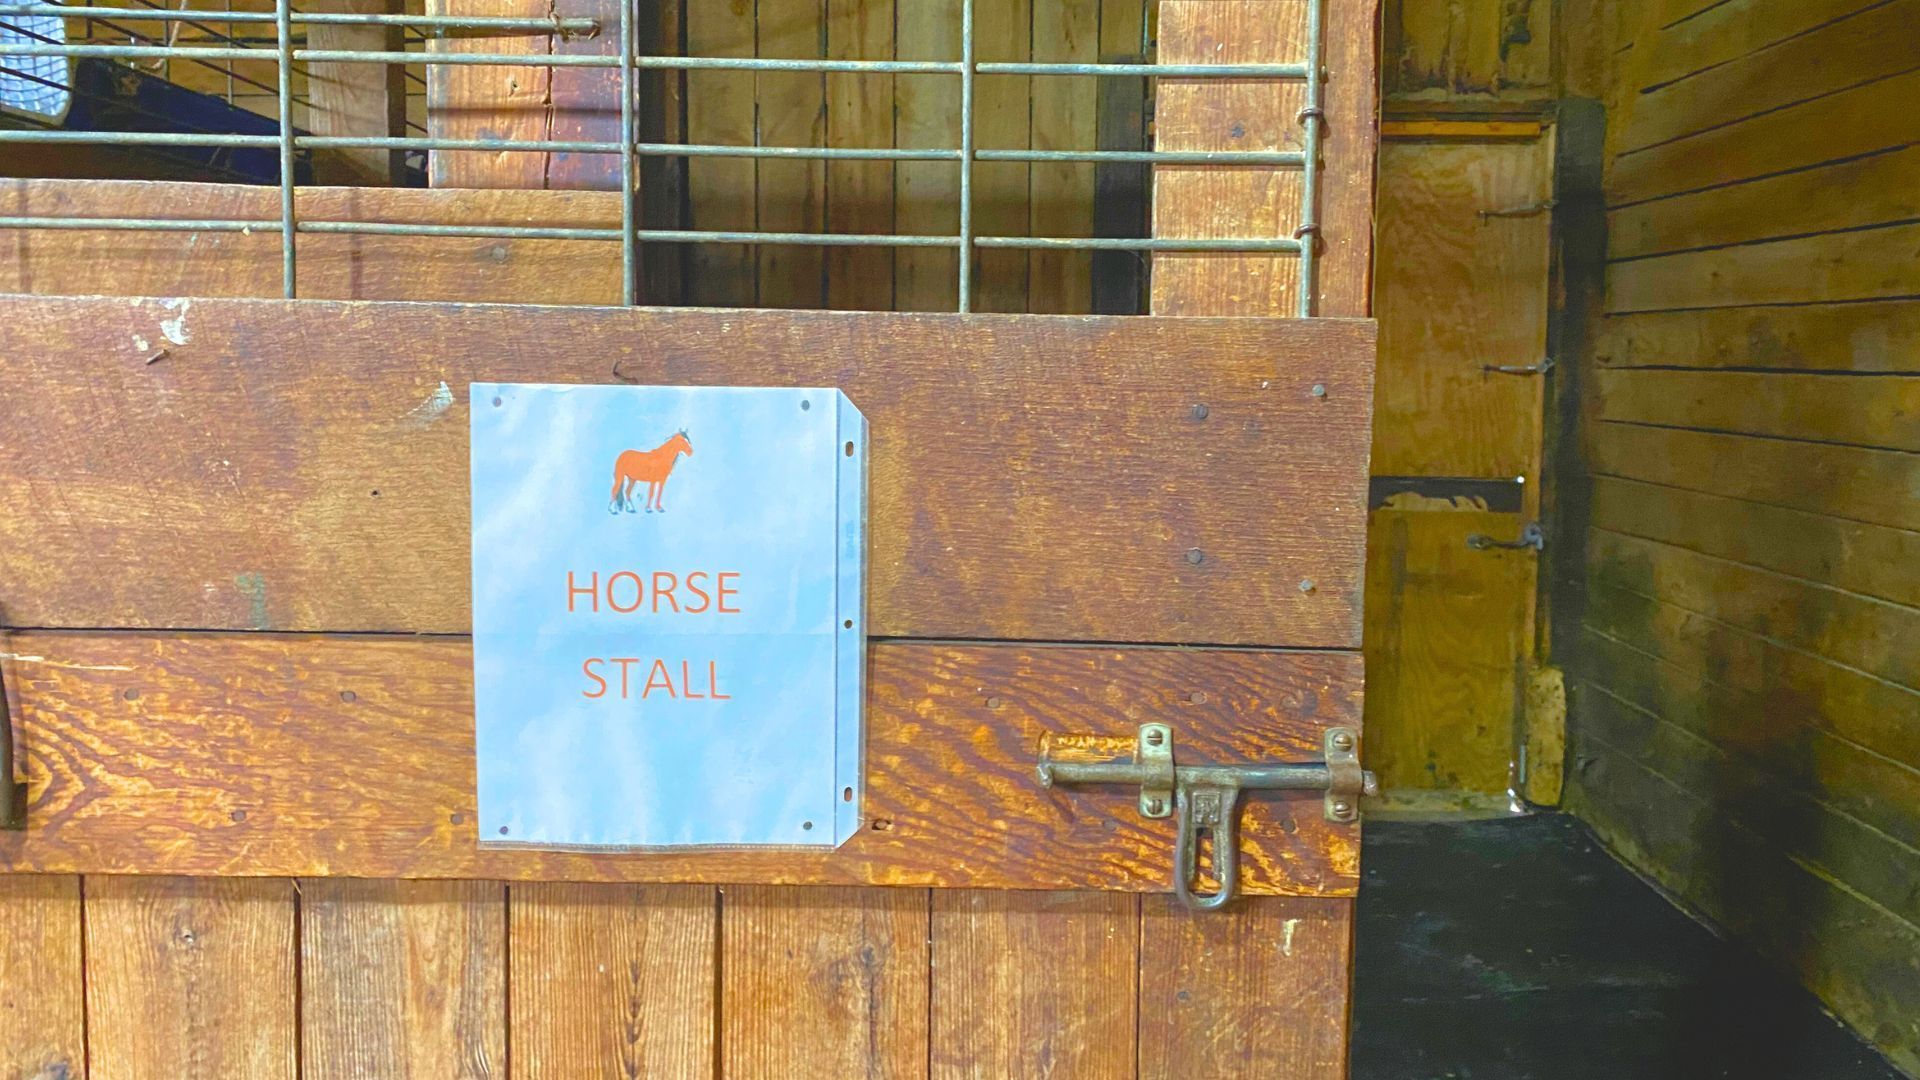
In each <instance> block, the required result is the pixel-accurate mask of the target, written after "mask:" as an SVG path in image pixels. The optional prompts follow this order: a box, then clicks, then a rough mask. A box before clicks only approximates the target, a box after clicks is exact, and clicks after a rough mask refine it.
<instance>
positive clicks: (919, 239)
mask: <svg viewBox="0 0 1920 1080" xmlns="http://www.w3.org/2000/svg"><path fill="white" fill-rule="evenodd" d="M278 227H279V222H278V220H276V219H271V218H263V219H260V220H235V219H202V218H182V219H171V218H53V217H0V229H65V230H74V229H99V230H103V231H156V232H249V231H252V230H255V229H261V230H270V229H275V228H278ZM296 229H297V231H299V232H306V233H331V234H347V235H365V236H454V237H469V238H474V239H497V240H618V239H620V230H619V229H589V228H560V227H551V226H536V225H429V224H415V223H407V222H389V221H302V222H299V223H298V224H297V226H296ZM634 235H635V236H636V237H637V238H638V239H639V240H641V241H642V242H645V243H655V244H790V245H796V246H803V247H804V246H813V247H926V248H953V247H959V246H960V238H959V237H957V236H927V235H912V234H893V233H801V232H720V231H707V230H702V229H640V230H637V231H636V232H635V234H634ZM973 242H974V244H975V245H977V246H979V247H984V248H1024V249H1046V250H1062V251H1190V252H1191V251H1229V252H1297V251H1298V250H1299V242H1298V241H1294V240H1274V239H1244V240H1232V239H1206V240H1176V239H1168V238H1165V237H1153V238H1150V239H1149V238H1136V239H1126V238H1116V237H1100V236H1054V237H1048V236H976V237H974V238H973Z"/></svg>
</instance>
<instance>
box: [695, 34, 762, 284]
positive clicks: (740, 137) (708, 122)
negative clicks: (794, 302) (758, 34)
mask: <svg viewBox="0 0 1920 1080" xmlns="http://www.w3.org/2000/svg"><path fill="white" fill-rule="evenodd" d="M753 10H754V9H753V5H752V4H749V3H726V4H714V3H707V4H701V3H692V4H687V5H686V20H687V53H688V54H689V55H692V56H753V55H754V54H755V41H754V20H753ZM754 108H755V98H754V73H753V72H751V71H689V72H687V141H688V142H690V143H702V144H707V145H732V146H752V145H754V144H755V143H756V142H758V138H757V134H756V127H755V122H754ZM755 175H756V173H755V167H754V161H753V159H752V158H721V157H698V158H693V159H691V160H690V161H688V162H687V206H688V227H690V228H695V229H709V230H727V231H739V230H752V229H754V228H756V227H757V224H758V221H759V207H758V202H757V196H756V192H755V187H754V183H755V181H754V177H755ZM758 270H759V259H758V257H757V256H756V254H755V253H754V250H753V249H752V248H750V247H747V246H745V245H742V244H690V245H688V246H687V282H686V291H687V303H689V304H697V305H702V306H707V307H752V306H753V304H754V301H755V299H756V298H757V297H758V296H759V286H758V284H757V280H756V276H757V273H758Z"/></svg>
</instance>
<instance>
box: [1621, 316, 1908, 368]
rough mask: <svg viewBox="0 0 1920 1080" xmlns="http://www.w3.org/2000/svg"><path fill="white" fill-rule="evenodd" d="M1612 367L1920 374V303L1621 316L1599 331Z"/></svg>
mask: <svg viewBox="0 0 1920 1080" xmlns="http://www.w3.org/2000/svg"><path fill="white" fill-rule="evenodd" d="M1594 354H1595V359H1596V360H1597V361H1598V362H1599V363H1601V364H1604V365H1609V366H1620V367H1627V366H1651V365H1663V366H1673V367H1699V368H1728V367H1754V368H1772V369H1780V370H1806V371H1826V370H1842V371H1905V372H1909V373H1920V360H1916V359H1915V357H1916V356H1920V304H1915V303H1912V302H1911V301H1906V300H1886V301H1874V302H1870V303H1854V304H1812V305H1807V306H1803V307H1756V308H1721V309H1719V310H1715V311H1675V312H1662V313H1657V314H1647V315H1613V316H1609V317H1607V318H1604V319H1601V320H1600V323H1599V326H1598V327H1596V328H1595V340H1594Z"/></svg>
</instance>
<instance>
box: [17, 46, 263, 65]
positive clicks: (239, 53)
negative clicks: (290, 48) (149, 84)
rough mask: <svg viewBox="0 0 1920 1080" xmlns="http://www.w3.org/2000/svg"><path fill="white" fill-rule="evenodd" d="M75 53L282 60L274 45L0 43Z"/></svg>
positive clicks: (40, 52)
mask: <svg viewBox="0 0 1920 1080" xmlns="http://www.w3.org/2000/svg"><path fill="white" fill-rule="evenodd" d="M8 56H72V57H79V58H81V59H85V58H88V57H95V58H99V59H104V60H259V61H262V62H265V63H269V64H272V63H278V62H279V53H278V51H277V50H274V49H230V48H219V49H201V48H190V47H186V46H171V45H13V44H6V43H0V57H8Z"/></svg>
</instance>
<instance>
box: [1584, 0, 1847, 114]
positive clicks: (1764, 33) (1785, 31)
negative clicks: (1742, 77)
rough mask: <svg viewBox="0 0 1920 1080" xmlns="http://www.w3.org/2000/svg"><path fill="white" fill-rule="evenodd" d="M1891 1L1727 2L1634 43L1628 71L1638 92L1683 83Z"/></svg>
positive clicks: (1626, 76)
mask: <svg viewBox="0 0 1920 1080" xmlns="http://www.w3.org/2000/svg"><path fill="white" fill-rule="evenodd" d="M1884 2H1885V0H1790V2H1783V0H1727V2H1725V3H1719V4H1712V5H1709V6H1707V7H1705V8H1704V10H1701V11H1699V12H1698V13H1695V14H1693V15H1692V16H1691V17H1690V18H1685V19H1681V20H1679V21H1677V22H1669V23H1668V24H1667V25H1665V26H1661V27H1658V28H1656V29H1654V30H1653V31H1652V32H1650V33H1648V34H1646V35H1644V36H1643V37H1642V38H1640V39H1639V40H1637V41H1635V42H1634V48H1633V52H1632V54H1631V57H1630V62H1629V64H1628V65H1627V66H1626V69H1625V71H1623V73H1622V76H1621V77H1622V78H1623V79H1625V80H1626V83H1627V89H1629V90H1632V91H1634V92H1636V93H1637V92H1640V91H1645V90H1648V89H1651V88H1655V87H1661V86H1666V85H1668V84H1670V83H1674V82H1678V81H1679V80H1681V79H1684V78H1686V77H1687V76H1689V75H1694V74H1697V73H1700V72H1703V71H1706V70H1709V69H1712V68H1717V67H1720V66H1721V65H1723V64H1727V63H1730V62H1732V61H1735V60H1739V59H1741V58H1742V57H1745V56H1748V55H1749V54H1751V53H1755V52H1758V51H1760V50H1761V49H1764V48H1766V47H1767V46H1770V45H1774V44H1776V43H1779V42H1784V41H1786V40H1787V39H1789V38H1793V37H1796V36H1798V35H1802V34H1805V33H1807V32H1808V31H1810V30H1814V29H1817V28H1819V27H1822V26H1825V25H1826V24H1827V23H1829V22H1833V21H1835V20H1838V19H1842V18H1845V17H1847V16H1849V15H1854V14H1857V13H1858V12H1860V11H1861V10H1862V9H1864V8H1869V7H1873V6H1875V5H1876V4H1879V3H1884Z"/></svg>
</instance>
